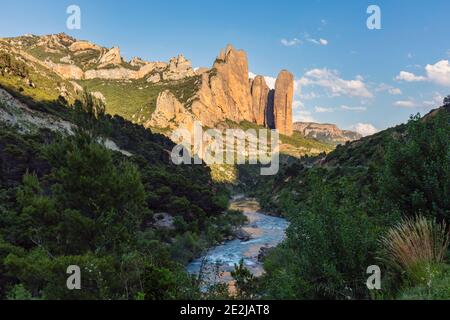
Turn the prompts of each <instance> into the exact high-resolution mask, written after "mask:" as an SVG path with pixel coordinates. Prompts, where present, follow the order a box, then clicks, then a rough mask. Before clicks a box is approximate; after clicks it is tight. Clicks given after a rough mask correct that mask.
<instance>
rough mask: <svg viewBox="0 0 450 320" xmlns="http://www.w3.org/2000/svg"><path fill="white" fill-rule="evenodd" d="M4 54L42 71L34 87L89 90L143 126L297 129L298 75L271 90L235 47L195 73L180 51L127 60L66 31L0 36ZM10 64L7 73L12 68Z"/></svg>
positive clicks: (281, 77) (66, 94)
mask: <svg viewBox="0 0 450 320" xmlns="http://www.w3.org/2000/svg"><path fill="white" fill-rule="evenodd" d="M0 54H1V55H2V56H4V57H5V59H4V60H5V61H6V62H7V61H20V62H24V63H25V65H26V66H27V67H28V68H29V69H32V70H35V71H38V72H37V77H35V79H33V75H31V78H30V80H31V81H32V83H33V85H34V86H38V87H42V86H43V85H47V84H48V85H49V89H54V88H55V87H57V88H58V90H59V91H60V93H61V95H63V96H64V98H66V99H67V98H70V94H71V93H72V92H73V91H82V90H83V88H87V89H88V90H89V91H91V92H94V93H95V96H96V97H98V98H101V99H102V100H104V102H105V103H106V107H107V112H108V113H110V114H112V115H114V114H117V115H121V116H123V117H124V118H126V119H127V120H130V121H133V122H135V123H138V124H142V125H144V126H145V127H153V128H160V129H170V130H173V129H174V128H175V127H179V126H183V127H185V128H187V129H191V128H192V127H193V123H194V122H195V121H201V122H202V124H203V125H205V126H207V127H215V126H217V125H218V124H220V123H223V122H225V121H227V120H231V121H233V122H236V123H240V122H242V121H248V122H252V123H256V124H258V125H261V126H265V127H270V128H273V129H277V130H278V131H279V132H280V133H281V134H285V135H288V136H291V135H292V133H293V132H292V98H293V91H294V76H293V75H292V74H291V73H290V72H288V71H286V70H283V71H281V72H280V74H279V76H278V78H277V82H276V86H275V89H274V90H269V88H268V86H267V85H266V83H265V80H264V78H263V77H262V76H259V77H257V79H256V81H253V79H250V77H249V71H248V59H247V54H246V52H245V51H243V50H237V49H235V48H234V47H233V46H232V45H228V46H227V47H226V48H225V49H223V50H222V51H221V52H220V53H219V55H218V56H217V58H216V59H215V61H214V63H213V64H212V67H211V68H199V69H196V70H194V69H193V68H192V65H191V62H190V61H189V60H187V59H186V58H185V57H184V56H183V55H181V54H180V55H179V56H178V57H174V58H172V59H170V61H168V62H160V61H153V62H152V61H144V60H143V59H141V58H138V57H135V58H133V59H131V60H130V61H125V59H124V58H123V57H122V56H121V52H120V48H119V47H113V48H105V47H102V46H100V45H97V44H94V43H91V42H89V41H85V40H78V39H75V38H73V37H70V36H68V35H66V34H64V33H60V34H53V35H45V36H36V35H24V36H21V37H15V38H3V39H1V38H0ZM7 64H8V63H6V65H7ZM6 69H8V70H6V71H8V72H3V74H6V73H9V69H10V68H9V67H8V66H6ZM49 77H50V78H49ZM36 78H37V79H36ZM48 80H51V82H54V83H49V81H48ZM69 100H70V99H69Z"/></svg>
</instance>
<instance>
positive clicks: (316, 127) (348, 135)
mask: <svg viewBox="0 0 450 320" xmlns="http://www.w3.org/2000/svg"><path fill="white" fill-rule="evenodd" d="M293 128H294V130H295V131H297V132H299V133H300V134H302V135H304V136H305V137H308V138H314V139H317V140H319V141H322V142H326V143H331V144H340V143H345V142H347V141H354V140H358V139H361V138H362V136H361V135H360V134H359V133H357V132H353V131H348V130H341V129H339V128H338V127H337V126H336V125H334V124H327V123H325V124H320V123H313V122H295V123H294V126H293Z"/></svg>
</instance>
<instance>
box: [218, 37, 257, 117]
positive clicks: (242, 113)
mask: <svg viewBox="0 0 450 320" xmlns="http://www.w3.org/2000/svg"><path fill="white" fill-rule="evenodd" d="M214 70H215V74H214ZM212 72H213V75H212V76H211V78H210V83H211V90H212V93H213V96H214V98H215V100H216V103H217V105H218V106H219V108H221V109H222V110H224V112H225V113H227V114H228V115H230V117H228V119H231V120H233V121H236V122H238V123H239V122H241V121H243V120H247V121H252V120H253V117H252V112H251V110H252V99H251V94H250V86H249V78H248V61H247V54H246V53H245V51H243V50H236V49H234V47H233V46H232V45H228V46H227V47H226V48H225V49H224V50H222V51H221V52H220V54H219V56H218V57H217V59H216V61H215V63H214V66H213V71H212Z"/></svg>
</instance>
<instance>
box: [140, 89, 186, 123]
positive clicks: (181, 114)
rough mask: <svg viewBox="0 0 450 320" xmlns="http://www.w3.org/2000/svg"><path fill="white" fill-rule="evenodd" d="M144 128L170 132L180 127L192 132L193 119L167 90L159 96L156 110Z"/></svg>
mask: <svg viewBox="0 0 450 320" xmlns="http://www.w3.org/2000/svg"><path fill="white" fill-rule="evenodd" d="M145 126H146V127H159V128H166V129H172V130H173V129H175V128H179V127H180V128H185V129H187V130H189V131H192V130H193V127H194V118H193V116H192V114H191V113H190V112H188V111H187V110H186V108H185V107H184V106H183V104H181V103H180V102H179V101H178V100H177V98H176V97H175V96H174V95H173V94H172V93H171V92H170V91H169V90H165V91H163V92H161V93H160V94H159V96H158V99H157V101H156V110H155V112H153V114H152V118H151V119H150V121H148V122H147V123H146V124H145Z"/></svg>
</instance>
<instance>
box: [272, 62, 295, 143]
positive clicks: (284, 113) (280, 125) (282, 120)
mask: <svg viewBox="0 0 450 320" xmlns="http://www.w3.org/2000/svg"><path fill="white" fill-rule="evenodd" d="M293 96H294V76H293V75H292V73H290V72H289V71H286V70H283V71H281V72H280V74H279V75H278V77H277V81H276V83H275V96H274V106H273V108H274V122H275V129H277V131H278V132H279V133H281V134H285V135H288V136H291V135H292V133H293V129H292V102H293V101H292V99H293Z"/></svg>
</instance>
